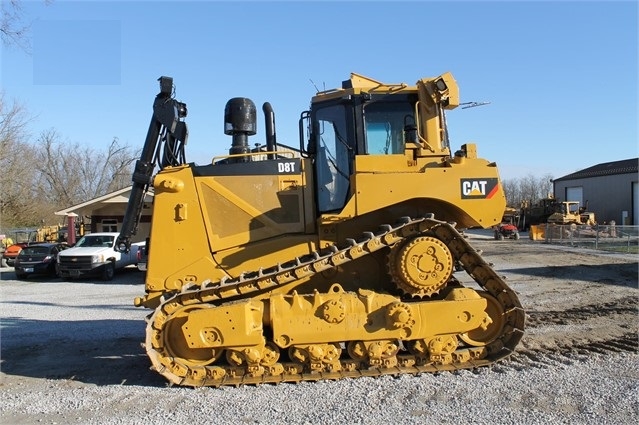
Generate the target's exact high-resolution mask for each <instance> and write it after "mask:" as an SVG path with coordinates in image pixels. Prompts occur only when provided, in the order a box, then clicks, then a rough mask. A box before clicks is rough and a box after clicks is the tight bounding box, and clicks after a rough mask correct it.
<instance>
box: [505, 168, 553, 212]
mask: <svg viewBox="0 0 639 425" xmlns="http://www.w3.org/2000/svg"><path fill="white" fill-rule="evenodd" d="M502 186H503V188H504V193H505V194H506V202H507V203H508V205H509V206H512V207H515V208H519V207H520V206H521V205H522V203H527V204H529V205H532V204H534V203H536V202H538V201H539V200H540V199H543V198H548V197H550V196H552V189H553V186H552V175H550V174H545V175H543V176H539V177H536V176H534V175H532V174H529V175H527V176H525V177H520V178H516V179H509V180H504V181H503V182H502Z"/></svg>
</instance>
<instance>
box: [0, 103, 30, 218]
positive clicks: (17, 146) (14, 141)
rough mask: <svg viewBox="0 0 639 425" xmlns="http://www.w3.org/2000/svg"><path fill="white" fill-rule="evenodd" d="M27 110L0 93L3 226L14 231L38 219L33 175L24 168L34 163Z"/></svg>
mask: <svg viewBox="0 0 639 425" xmlns="http://www.w3.org/2000/svg"><path fill="white" fill-rule="evenodd" d="M30 120H31V117H30V116H29V114H28V112H27V110H26V109H25V108H24V106H22V105H21V104H19V103H18V102H16V101H8V99H7V98H6V96H5V95H4V93H2V92H0V170H2V172H1V173H0V220H1V222H0V225H1V226H2V228H3V229H6V228H8V227H14V226H16V225H19V224H20V223H22V222H23V218H24V217H29V220H33V219H34V215H37V213H36V211H35V209H36V207H35V206H34V204H33V202H31V201H32V197H35V193H34V191H33V187H34V173H33V170H31V169H30V168H29V167H26V166H25V164H29V163H32V162H33V158H34V151H33V147H32V146H31V145H30V144H29V143H28V138H29V134H28V133H27V124H28V123H29V121H30Z"/></svg>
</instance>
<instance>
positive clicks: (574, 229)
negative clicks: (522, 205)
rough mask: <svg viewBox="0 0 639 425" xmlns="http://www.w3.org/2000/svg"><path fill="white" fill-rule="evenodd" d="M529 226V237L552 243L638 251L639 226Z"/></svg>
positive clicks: (616, 250) (609, 249) (630, 251)
mask: <svg viewBox="0 0 639 425" xmlns="http://www.w3.org/2000/svg"><path fill="white" fill-rule="evenodd" d="M534 227H536V228H535V229H533V228H532V227H531V230H530V238H531V239H533V240H544V241H546V242H547V243H552V244H570V245H571V246H574V247H580V248H591V249H600V250H605V251H614V252H627V253H639V226H618V225H614V224H613V225H599V224H598V225H595V226H585V225H579V226H577V225H574V224H567V225H557V224H546V225H543V224H542V225H539V226H534Z"/></svg>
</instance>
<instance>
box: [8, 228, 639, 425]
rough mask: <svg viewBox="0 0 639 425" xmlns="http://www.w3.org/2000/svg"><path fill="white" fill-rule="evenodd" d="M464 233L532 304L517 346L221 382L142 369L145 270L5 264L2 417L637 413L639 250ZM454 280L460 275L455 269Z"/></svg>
mask: <svg viewBox="0 0 639 425" xmlns="http://www.w3.org/2000/svg"><path fill="white" fill-rule="evenodd" d="M470 239H471V243H472V244H473V245H474V246H475V247H477V248H479V249H482V250H483V251H484V254H483V255H484V258H486V260H487V261H490V262H492V263H494V267H495V269H496V270H497V271H498V272H499V273H500V274H501V275H503V276H505V277H506V278H507V282H508V283H509V284H510V285H511V287H512V288H513V289H514V290H515V291H516V292H517V293H518V294H519V297H520V300H521V302H522V304H523V306H524V309H525V310H526V312H527V329H526V334H525V336H524V338H523V340H522V342H521V343H520V345H519V347H518V350H517V352H516V353H515V354H514V355H513V356H511V357H510V358H509V359H507V360H505V361H502V362H500V363H498V364H496V365H494V366H492V367H487V368H481V369H477V370H469V371H462V372H456V373H448V372H445V373H439V374H423V375H419V376H401V377H391V376H385V377H381V378H359V379H347V380H342V381H333V382H316V383H310V382H303V383H299V384H279V385H263V386H244V387H239V388H235V387H226V388H220V389H215V388H202V389H192V388H179V387H169V386H167V384H166V382H165V381H164V379H163V378H162V377H161V376H160V375H158V374H156V373H155V372H152V371H150V370H149V361H148V359H147V358H146V355H145V354H144V351H143V349H142V348H141V346H140V342H141V341H142V340H143V338H144V316H145V315H146V314H147V313H148V312H149V311H148V310H143V309H138V308H135V307H133V304H132V300H133V298H134V297H136V296H139V295H141V294H142V293H143V292H144V285H143V279H144V275H143V273H142V272H138V271H137V270H135V269H130V270H125V271H124V272H122V273H120V274H118V275H116V279H115V280H113V281H112V282H108V283H104V282H98V281H96V282H94V281H90V280H85V281H74V282H66V281H61V280H53V281H52V280H47V279H45V278H36V277H32V278H30V279H29V280H28V281H26V282H25V281H17V280H14V279H15V274H14V273H13V269H12V268H3V269H1V271H0V273H1V275H0V306H1V308H0V320H1V328H0V348H1V351H0V357H1V358H0V369H1V371H0V399H1V400H2V403H0V423H2V424H157V425H162V424H226V423H232V424H243V423H259V424H271V423H272V424H319V423H336V424H342V423H344V424H346V423H356V424H394V423H405V424H417V423H419V424H453V423H455V424H459V423H480V424H483V423H486V424H489V423H490V424H547V423H571V424H573V423H576V424H581V423H584V424H586V423H587V424H591V423H592V424H604V423H609V424H625V423H628V424H635V423H638V422H639V403H638V401H639V379H638V378H639V372H638V365H639V364H638V360H639V353H638V343H637V332H638V329H639V320H638V318H639V315H638V310H637V308H638V306H639V292H638V263H637V260H638V257H637V255H619V254H605V253H601V252H594V251H585V250H578V249H571V248H563V247H556V246H551V245H546V244H542V243H538V242H537V243H534V242H532V241H529V240H525V239H522V240H519V241H512V240H505V241H499V242H498V241H493V240H491V239H490V238H489V237H488V236H486V233H477V234H470ZM462 280H464V279H463V276H462Z"/></svg>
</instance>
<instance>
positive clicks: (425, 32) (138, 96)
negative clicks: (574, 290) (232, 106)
mask: <svg viewBox="0 0 639 425" xmlns="http://www.w3.org/2000/svg"><path fill="white" fill-rule="evenodd" d="M23 7H24V12H25V19H26V20H27V21H29V22H31V23H32V25H31V33H30V37H31V40H32V41H31V43H32V52H31V53H30V54H29V53H25V52H24V51H23V50H21V49H19V48H16V47H2V50H1V56H0V60H1V67H0V71H1V83H2V89H3V90H4V92H5V95H6V96H7V97H8V98H9V99H15V100H17V101H19V102H22V103H23V104H24V105H25V107H26V108H27V109H28V111H29V113H30V114H32V115H34V119H33V120H32V121H31V122H30V123H29V131H30V133H31V135H32V140H34V141H35V139H36V138H37V136H38V134H40V132H41V131H43V130H47V129H50V128H55V129H56V130H57V132H58V133H59V134H60V135H61V136H62V137H63V139H64V140H68V141H69V142H80V143H83V144H89V145H92V146H95V147H96V148H98V149H106V147H107V146H108V144H109V143H110V142H111V140H112V139H113V137H118V138H119V139H120V141H121V142H123V143H125V144H128V145H129V146H132V147H135V148H141V147H142V145H143V143H144V139H145V136H146V131H147V128H148V124H149V120H150V118H151V113H152V108H151V107H152V103H153V99H154V97H155V95H156V94H157V92H158V91H159V85H158V82H157V78H158V77H159V76H161V75H167V76H171V77H173V78H174V84H175V86H176V97H177V98H178V99H179V100H181V101H183V102H185V103H187V105H188V110H189V114H188V117H187V123H188V125H189V140H188V144H187V147H186V150H187V160H188V161H189V162H196V163H198V164H205V163H208V162H210V160H211V158H212V157H214V156H216V155H224V154H226V153H228V149H229V147H230V144H231V139H230V136H226V135H224V131H223V121H224V106H225V104H226V102H227V100H228V99H230V98H232V97H239V96H241V97H248V98H251V99H252V100H253V101H254V102H255V104H256V106H257V108H258V111H259V114H258V120H259V126H258V134H257V135H255V136H252V138H251V143H258V142H259V143H263V142H264V140H265V136H264V130H263V128H264V127H263V117H262V114H261V105H262V103H264V102H267V101H268V102H270V103H271V105H272V106H273V109H274V111H275V122H276V131H277V140H278V141H279V142H281V143H285V144H288V145H293V146H297V145H298V140H299V139H298V133H297V132H298V125H297V122H298V119H299V116H300V113H301V112H302V111H304V110H305V109H307V108H308V106H309V101H310V98H311V97H312V96H313V95H314V94H315V91H316V89H315V86H317V87H318V88H320V89H324V88H326V89H328V88H334V87H339V86H340V85H341V82H342V80H345V79H348V77H349V75H350V73H351V72H357V73H360V74H363V75H366V76H369V77H371V78H374V79H376V80H380V81H384V82H387V83H398V82H406V83H410V84H414V83H415V82H416V81H417V80H418V79H420V78H422V77H428V76H437V75H439V74H441V73H443V72H446V71H450V72H452V73H453V75H454V76H455V78H456V80H457V82H458V84H459V86H460V97H461V101H462V102H471V101H477V102H490V104H488V105H486V106H481V107H476V108H470V109H460V108H457V109H456V110H453V111H451V112H449V114H448V123H449V126H450V136H451V141H452V148H453V150H456V149H457V148H458V147H459V146H460V145H462V144H463V143H467V142H475V143H477V145H478V152H479V156H481V157H483V158H486V159H489V160H491V161H495V162H497V164H498V166H499V169H500V172H501V176H502V178H503V179H512V178H519V177H524V176H527V175H531V174H532V175H535V176H542V175H545V174H550V175H551V176H552V177H554V178H558V177H561V176H563V175H566V174H569V173H571V172H574V171H576V170H579V169H582V168H586V167H589V166H592V165H595V164H598V163H601V162H608V161H616V160H622V159H628V158H634V157H637V156H638V139H637V129H638V124H637V112H638V111H637V97H638V86H637V80H638V77H637V72H638V70H637V62H638V59H637V41H638V31H637V19H638V7H637V2H636V1H619V2H614V1H601V2H594V1H530V2H522V1H493V2H483V1H473V2H462V1H446V2H436V1H407V2H401V1H353V2H338V1H317V2H308V1H282V2H273V1H253V2H249V1H233V2H230V1H229V2H224V1H192V2H179V1H137V2H134V1H63V0H55V1H53V2H52V3H51V4H49V5H45V4H44V2H43V1H39V0H37V1H36V0H32V1H28V2H25V4H24V6H23Z"/></svg>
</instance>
